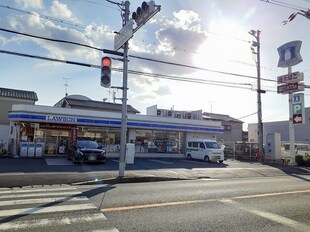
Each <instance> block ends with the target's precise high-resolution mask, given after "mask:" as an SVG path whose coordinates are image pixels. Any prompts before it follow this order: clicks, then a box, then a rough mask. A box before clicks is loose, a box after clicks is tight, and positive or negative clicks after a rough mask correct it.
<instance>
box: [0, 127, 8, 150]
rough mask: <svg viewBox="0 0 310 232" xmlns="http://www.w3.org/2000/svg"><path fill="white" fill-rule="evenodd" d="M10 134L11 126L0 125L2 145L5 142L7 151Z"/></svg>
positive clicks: (0, 141)
mask: <svg viewBox="0 0 310 232" xmlns="http://www.w3.org/2000/svg"><path fill="white" fill-rule="evenodd" d="M9 132H10V126H9V125H0V143H2V142H3V143H4V145H5V148H6V149H8V142H9Z"/></svg>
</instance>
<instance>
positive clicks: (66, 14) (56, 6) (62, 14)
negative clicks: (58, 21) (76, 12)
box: [51, 0, 76, 20]
mask: <svg viewBox="0 0 310 232" xmlns="http://www.w3.org/2000/svg"><path fill="white" fill-rule="evenodd" d="M51 12H52V14H53V16H55V17H59V18H62V19H69V20H76V19H75V18H74V17H73V13H72V11H71V10H70V9H69V8H68V6H67V5H66V4H63V3H60V2H58V1H57V0H56V1H53V3H52V7H51Z"/></svg>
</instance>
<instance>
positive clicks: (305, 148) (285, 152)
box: [281, 143, 310, 159]
mask: <svg viewBox="0 0 310 232" xmlns="http://www.w3.org/2000/svg"><path fill="white" fill-rule="evenodd" d="M281 155H282V157H289V156H290V143H282V145H281ZM295 155H301V156H303V157H304V159H307V158H308V157H310V144H305V143H295Z"/></svg>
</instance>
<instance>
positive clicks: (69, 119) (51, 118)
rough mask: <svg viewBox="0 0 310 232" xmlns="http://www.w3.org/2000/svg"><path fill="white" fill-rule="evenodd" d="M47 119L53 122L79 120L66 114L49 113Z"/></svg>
mask: <svg viewBox="0 0 310 232" xmlns="http://www.w3.org/2000/svg"><path fill="white" fill-rule="evenodd" d="M46 121H51V122H64V123H74V122H77V119H76V118H75V117H65V116H53V115H48V116H46Z"/></svg>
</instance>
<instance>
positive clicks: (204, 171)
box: [0, 158, 310, 187]
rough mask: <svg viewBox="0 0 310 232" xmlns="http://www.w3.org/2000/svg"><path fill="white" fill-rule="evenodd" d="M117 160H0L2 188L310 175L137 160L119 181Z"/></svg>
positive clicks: (242, 165)
mask: <svg viewBox="0 0 310 232" xmlns="http://www.w3.org/2000/svg"><path fill="white" fill-rule="evenodd" d="M118 168H119V163H118V160H117V159H108V160H107V162H106V163H105V164H80V165H73V164H72V162H71V161H68V160H67V159H66V158H54V159H53V158H46V159H0V187H21V186H33V185H51V184H72V183H80V182H95V181H98V180H99V181H100V182H102V183H116V182H119V181H122V182H141V181H158V180H160V181H162V180H175V179H200V178H224V179H227V178H239V177H259V176H279V175H299V174H310V168H300V167H289V166H281V165H278V166H272V165H262V164H260V163H256V162H250V163H249V162H240V161H236V160H227V161H224V163H222V164H219V163H205V162H202V161H195V160H184V159H135V162H134V164H131V165H126V171H125V177H124V178H122V179H119V178H118V174H119V172H118Z"/></svg>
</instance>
